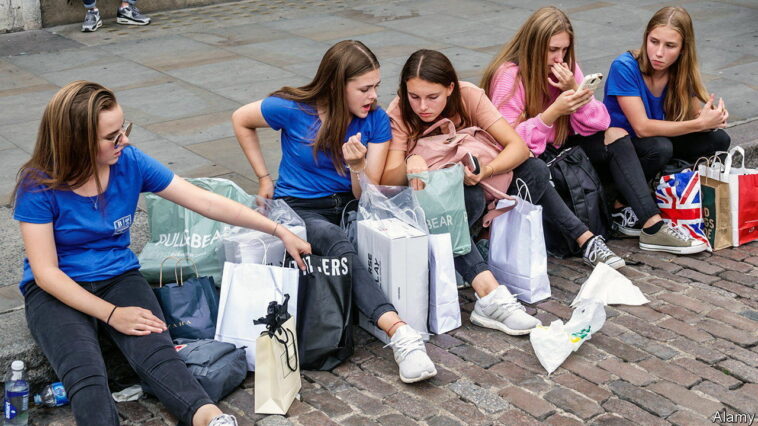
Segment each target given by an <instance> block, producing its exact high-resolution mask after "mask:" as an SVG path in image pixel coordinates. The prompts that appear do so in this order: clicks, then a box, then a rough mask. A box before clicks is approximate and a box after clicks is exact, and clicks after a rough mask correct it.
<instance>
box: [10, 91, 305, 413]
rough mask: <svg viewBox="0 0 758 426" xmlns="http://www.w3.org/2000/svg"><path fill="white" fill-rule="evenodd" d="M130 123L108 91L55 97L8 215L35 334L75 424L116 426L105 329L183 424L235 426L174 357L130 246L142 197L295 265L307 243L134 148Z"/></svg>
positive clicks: (61, 93)
mask: <svg viewBox="0 0 758 426" xmlns="http://www.w3.org/2000/svg"><path fill="white" fill-rule="evenodd" d="M131 126H132V124H131V123H129V122H127V121H124V113H123V111H122V109H121V107H120V106H119V104H118V102H116V97H115V95H114V94H113V92H111V91H110V90H108V89H106V88H105V87H103V86H101V85H99V84H97V83H91V82H87V81H75V82H73V83H70V84H68V85H66V86H65V87H63V88H62V89H61V90H60V91H58V93H57V94H55V96H53V98H52V99H51V100H50V102H49V103H48V105H47V107H46V108H45V112H44V114H43V116H42V121H41V122H40V126H39V132H38V134H37V143H36V145H35V147H34V152H33V154H32V158H31V159H30V160H29V161H28V162H27V163H26V164H24V165H23V166H22V167H21V169H20V170H19V173H18V183H17V185H16V188H15V190H14V194H13V195H14V197H13V199H12V202H13V207H14V211H13V217H14V218H15V219H16V220H18V221H19V222H20V228H21V236H22V238H23V240H24V248H25V249H26V255H27V258H26V259H24V266H23V268H24V272H23V277H22V279H21V283H20V289H21V293H22V294H23V295H24V300H25V305H26V322H27V324H28V326H29V330H30V331H31V334H32V336H33V337H34V339H35V340H36V341H37V344H39V346H40V348H41V349H42V351H43V352H44V353H45V356H46V357H47V359H48V360H49V361H50V364H51V365H52V367H53V369H54V370H55V373H56V374H57V375H58V377H60V379H61V380H62V381H63V384H64V386H65V387H66V392H67V393H68V398H69V400H70V401H71V407H72V409H73V412H74V418H75V419H76V423H77V424H81V425H118V424H119V423H120V420H119V415H118V411H117V410H116V405H115V404H114V402H113V398H112V397H111V393H110V390H109V389H108V377H107V373H106V369H105V362H104V360H103V355H102V352H101V350H100V346H99V344H98V331H102V332H104V333H105V334H106V335H107V336H108V337H109V338H110V339H111V340H113V342H114V343H115V344H116V346H117V347H118V348H119V350H120V351H121V352H122V353H123V354H124V356H125V357H126V359H127V361H129V364H130V365H131V366H132V367H133V368H134V370H135V371H136V373H137V375H139V376H140V379H141V380H142V381H143V382H145V383H147V384H149V385H150V388H152V389H153V390H154V391H155V394H156V396H157V397H158V399H160V400H161V402H163V404H165V405H166V407H167V408H168V410H169V411H170V412H171V413H172V414H173V415H174V416H176V417H177V418H178V419H179V420H180V421H181V422H183V424H187V425H193V426H205V425H212V426H222V425H227V426H229V425H236V424H237V423H236V420H235V419H234V417H232V416H230V415H227V414H222V413H221V410H219V408H218V407H217V406H216V405H214V404H213V401H211V399H210V398H209V397H208V395H207V394H206V393H205V391H204V390H203V388H202V387H200V384H199V383H198V382H197V380H195V378H194V377H193V376H192V374H191V373H190V371H189V370H188V369H187V367H186V365H185V364H184V362H183V361H182V360H181V359H180V358H179V356H178V355H177V354H176V350H175V348H174V345H173V343H172V342H171V337H170V336H169V334H168V332H167V329H166V323H165V321H164V318H163V313H162V312H161V308H160V305H159V304H158V301H157V300H156V298H155V295H154V294H153V291H152V290H151V289H150V286H149V285H148V284H147V281H145V279H144V278H143V277H142V275H140V273H139V267H140V265H139V262H138V261H137V256H136V255H135V254H134V253H133V252H132V251H131V250H130V249H129V244H130V228H131V225H132V223H134V214H135V210H136V208H137V201H138V200H139V195H140V193H141V192H154V193H156V195H158V196H160V197H163V198H165V199H167V200H170V201H173V202H175V203H177V204H179V205H181V206H183V207H186V208H188V209H190V210H193V211H195V212H197V213H199V214H202V215H204V216H207V217H209V218H211V219H215V220H219V221H223V222H226V223H229V224H232V225H237V226H244V227H248V228H252V229H257V230H260V231H264V232H268V233H271V234H273V235H275V236H277V237H278V238H280V239H281V240H282V242H283V243H284V247H285V248H286V250H287V252H289V253H290V254H291V255H292V256H293V258H294V259H295V260H296V261H297V263H298V264H299V265H300V267H301V268H304V264H303V263H302V260H301V258H300V255H301V254H304V253H310V246H309V245H308V243H306V242H305V241H303V240H301V239H300V238H299V237H297V236H296V235H295V234H293V233H292V232H290V231H289V230H288V229H286V227H284V226H277V225H276V224H275V223H274V222H272V221H270V220H269V219H267V218H266V217H264V216H261V215H260V214H258V213H257V212H255V211H253V210H252V209H250V208H248V207H245V206H243V205H242V204H240V203H237V202H235V201H232V200H230V199H228V198H224V197H222V196H220V195H217V194H213V193H211V192H208V191H205V190H202V189H200V188H199V187H197V186H195V185H192V184H190V183H188V182H187V181H185V180H184V179H182V178H180V177H178V176H176V175H174V173H173V172H171V170H169V169H168V168H167V167H166V166H164V165H163V164H161V163H159V162H157V161H156V160H154V159H152V158H150V157H149V156H147V155H145V154H144V153H143V152H142V151H140V150H139V149H137V148H135V147H133V146H129V132H130V130H131Z"/></svg>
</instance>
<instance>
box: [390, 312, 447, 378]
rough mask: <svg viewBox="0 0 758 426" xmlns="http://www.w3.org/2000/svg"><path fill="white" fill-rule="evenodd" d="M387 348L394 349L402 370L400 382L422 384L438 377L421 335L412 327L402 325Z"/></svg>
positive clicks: (396, 359) (396, 360)
mask: <svg viewBox="0 0 758 426" xmlns="http://www.w3.org/2000/svg"><path fill="white" fill-rule="evenodd" d="M387 346H391V347H392V352H393V353H394V355H395V362H397V366H398V368H399V370H400V380H402V381H403V382H404V383H415V382H420V381H422V380H426V379H428V378H430V377H434V376H436V375H437V369H436V368H435V367H434V363H433V362H432V360H431V359H430V358H429V355H427V354H426V346H424V340H423V339H421V334H419V332H418V331H416V330H414V329H413V327H411V326H410V325H408V324H403V325H401V326H400V328H398V329H397V331H395V334H393V335H392V338H391V339H390V343H389V344H388V345H387Z"/></svg>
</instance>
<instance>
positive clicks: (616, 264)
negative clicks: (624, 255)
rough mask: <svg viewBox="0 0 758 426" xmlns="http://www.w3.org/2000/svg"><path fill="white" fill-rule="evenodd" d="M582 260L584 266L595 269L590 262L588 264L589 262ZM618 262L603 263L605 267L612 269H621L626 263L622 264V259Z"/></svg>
mask: <svg viewBox="0 0 758 426" xmlns="http://www.w3.org/2000/svg"><path fill="white" fill-rule="evenodd" d="M583 260H584V264H585V265H587V266H589V267H590V268H594V267H595V265H593V264H592V262H590V261H589V260H587V259H583ZM620 260H621V262H603V263H605V264H606V265H608V266H610V267H611V268H613V269H618V268H623V267H624V266H626V262H624V259H620Z"/></svg>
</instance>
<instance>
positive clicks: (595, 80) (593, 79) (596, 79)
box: [576, 73, 603, 92]
mask: <svg viewBox="0 0 758 426" xmlns="http://www.w3.org/2000/svg"><path fill="white" fill-rule="evenodd" d="M602 82H603V74H602V73H595V74H589V75H585V76H584V80H582V83H581V84H580V85H579V88H578V89H577V90H576V91H577V92H579V91H581V90H584V89H588V90H595V89H597V88H598V87H600V83H602Z"/></svg>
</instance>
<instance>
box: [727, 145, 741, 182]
mask: <svg viewBox="0 0 758 426" xmlns="http://www.w3.org/2000/svg"><path fill="white" fill-rule="evenodd" d="M735 152H738V153H740V154H742V168H743V169H744V168H745V150H744V149H743V148H742V147H741V146H739V145H737V146H735V147H734V148H732V149H730V150H729V153H728V154H727V155H726V161H725V162H724V175H726V176H729V173H731V171H732V157H734V153H735Z"/></svg>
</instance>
